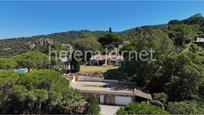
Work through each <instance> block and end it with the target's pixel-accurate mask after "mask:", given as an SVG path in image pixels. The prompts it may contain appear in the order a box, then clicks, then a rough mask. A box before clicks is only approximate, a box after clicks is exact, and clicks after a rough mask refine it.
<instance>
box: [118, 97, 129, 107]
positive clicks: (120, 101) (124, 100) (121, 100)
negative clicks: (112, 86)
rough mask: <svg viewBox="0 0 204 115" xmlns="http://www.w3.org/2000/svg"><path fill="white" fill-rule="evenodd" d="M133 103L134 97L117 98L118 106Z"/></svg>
mask: <svg viewBox="0 0 204 115" xmlns="http://www.w3.org/2000/svg"><path fill="white" fill-rule="evenodd" d="M130 102H132V97H123V96H115V104H116V105H126V104H128V103H130Z"/></svg>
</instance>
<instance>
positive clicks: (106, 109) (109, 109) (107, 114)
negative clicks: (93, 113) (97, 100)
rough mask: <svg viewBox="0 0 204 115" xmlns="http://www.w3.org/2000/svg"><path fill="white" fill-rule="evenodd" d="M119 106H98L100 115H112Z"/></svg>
mask: <svg viewBox="0 0 204 115" xmlns="http://www.w3.org/2000/svg"><path fill="white" fill-rule="evenodd" d="M119 107H120V106H113V105H100V108H101V114H102V115H114V113H115V112H116V111H117V110H118V109H119Z"/></svg>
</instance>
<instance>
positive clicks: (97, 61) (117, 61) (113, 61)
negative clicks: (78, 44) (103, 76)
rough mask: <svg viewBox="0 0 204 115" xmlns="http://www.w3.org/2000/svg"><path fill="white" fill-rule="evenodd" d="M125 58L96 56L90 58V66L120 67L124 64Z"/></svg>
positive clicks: (119, 56)
mask: <svg viewBox="0 0 204 115" xmlns="http://www.w3.org/2000/svg"><path fill="white" fill-rule="evenodd" d="M123 60H124V59H123V56H121V55H94V56H92V57H91V58H90V61H89V64H90V65H96V66H99V65H117V66H120V65H122V63H123Z"/></svg>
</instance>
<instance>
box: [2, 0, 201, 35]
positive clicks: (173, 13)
mask: <svg viewBox="0 0 204 115" xmlns="http://www.w3.org/2000/svg"><path fill="white" fill-rule="evenodd" d="M195 13H202V14H204V2H192V1H191V2H176V1H172V2H154V1H151V2H147V1H146V2H141V1H140V2H139V1H137V2H114V1H112V2H108V1H106V2H99V1H98V2H97V1H95V2H93V1H92V2H85V1H84V2H79V1H78V2H40V1H38V2H0V39H3V38H11V37H21V36H32V35H39V34H49V33H55V32H65V31H69V30H81V29H88V30H107V29H108V28H109V27H112V30H113V31H122V30H126V29H130V28H133V27H136V26H142V25H149V24H150V25H153V24H162V23H167V22H168V21H169V20H171V19H184V18H187V17H189V16H191V15H193V14H195Z"/></svg>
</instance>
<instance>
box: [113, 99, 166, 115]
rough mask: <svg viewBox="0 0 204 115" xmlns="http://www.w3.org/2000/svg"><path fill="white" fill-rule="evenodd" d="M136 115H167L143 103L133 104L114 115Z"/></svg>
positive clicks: (161, 110) (155, 107) (153, 106)
mask: <svg viewBox="0 0 204 115" xmlns="http://www.w3.org/2000/svg"><path fill="white" fill-rule="evenodd" d="M138 114H169V113H168V112H167V111H165V110H163V109H161V108H160V107H157V106H155V105H152V104H148V103H145V102H142V103H137V102H133V103H130V104H128V105H125V106H124V107H121V108H120V109H119V110H117V112H116V115H138Z"/></svg>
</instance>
